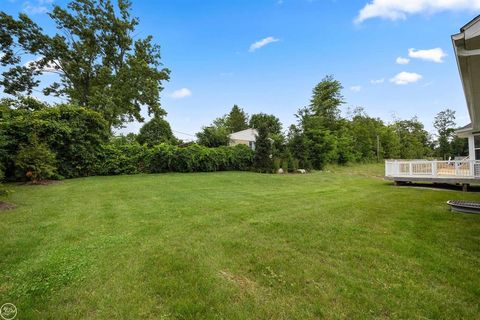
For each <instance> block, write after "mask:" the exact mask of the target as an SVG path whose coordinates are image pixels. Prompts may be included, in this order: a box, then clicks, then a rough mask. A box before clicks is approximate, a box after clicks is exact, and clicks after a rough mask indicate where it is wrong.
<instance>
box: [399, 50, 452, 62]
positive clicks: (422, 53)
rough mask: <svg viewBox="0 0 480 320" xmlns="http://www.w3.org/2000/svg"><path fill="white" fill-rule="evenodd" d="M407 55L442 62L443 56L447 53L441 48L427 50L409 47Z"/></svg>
mask: <svg viewBox="0 0 480 320" xmlns="http://www.w3.org/2000/svg"><path fill="white" fill-rule="evenodd" d="M408 56H409V57H410V58H416V59H422V60H427V61H433V62H436V63H442V62H443V58H445V57H446V56H447V54H446V53H445V52H444V51H443V50H442V48H435V49H428V50H415V49H413V48H411V49H408Z"/></svg>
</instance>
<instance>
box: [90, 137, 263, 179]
mask: <svg viewBox="0 0 480 320" xmlns="http://www.w3.org/2000/svg"><path fill="white" fill-rule="evenodd" d="M252 160H253V151H252V150H250V148H248V147H247V146H244V145H238V146H235V147H219V148H207V147H203V146H199V145H196V144H193V145H190V146H188V147H183V148H182V147H178V146H172V145H169V144H164V143H162V144H159V145H157V146H155V147H153V148H148V147H147V146H145V145H140V144H138V143H136V142H133V143H132V142H125V140H118V139H113V140H112V141H111V142H110V143H109V144H106V145H104V146H103V151H102V154H101V156H99V162H98V166H97V170H96V173H97V174H99V175H116V174H135V173H142V172H144V173H162V172H213V171H225V170H239V171H240V170H241V171H245V170H249V169H250V168H251V167H252Z"/></svg>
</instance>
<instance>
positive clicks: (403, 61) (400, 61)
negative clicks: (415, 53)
mask: <svg viewBox="0 0 480 320" xmlns="http://www.w3.org/2000/svg"><path fill="white" fill-rule="evenodd" d="M395 62H396V63H397V64H409V63H410V59H408V58H404V57H398V58H397V60H395Z"/></svg>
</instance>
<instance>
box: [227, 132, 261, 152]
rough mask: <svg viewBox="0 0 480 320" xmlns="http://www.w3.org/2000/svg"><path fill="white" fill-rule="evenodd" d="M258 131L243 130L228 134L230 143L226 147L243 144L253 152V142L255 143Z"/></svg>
mask: <svg viewBox="0 0 480 320" xmlns="http://www.w3.org/2000/svg"><path fill="white" fill-rule="evenodd" d="M257 136H258V131H257V130H256V129H250V128H249V129H245V130H242V131H238V132H234V133H232V134H229V135H228V137H229V138H230V141H229V143H228V145H230V146H235V145H237V144H245V145H247V146H249V147H250V149H252V150H255V141H257Z"/></svg>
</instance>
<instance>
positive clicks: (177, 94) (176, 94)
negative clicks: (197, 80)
mask: <svg viewBox="0 0 480 320" xmlns="http://www.w3.org/2000/svg"><path fill="white" fill-rule="evenodd" d="M191 95H192V91H190V90H189V89H187V88H182V89H178V90H175V91H173V92H172V94H171V95H170V97H172V98H174V99H182V98H186V97H189V96H191Z"/></svg>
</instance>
